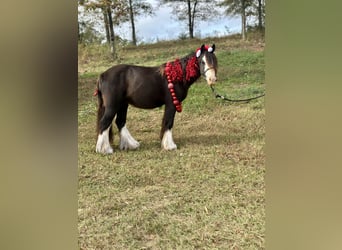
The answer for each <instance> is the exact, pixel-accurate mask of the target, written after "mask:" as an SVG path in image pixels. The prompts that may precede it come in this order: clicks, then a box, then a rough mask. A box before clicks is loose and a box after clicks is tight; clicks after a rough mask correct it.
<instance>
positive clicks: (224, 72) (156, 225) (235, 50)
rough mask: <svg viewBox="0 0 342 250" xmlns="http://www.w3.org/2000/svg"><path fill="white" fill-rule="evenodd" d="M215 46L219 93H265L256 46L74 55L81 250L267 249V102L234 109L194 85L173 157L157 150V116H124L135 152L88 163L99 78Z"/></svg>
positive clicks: (183, 44)
mask: <svg viewBox="0 0 342 250" xmlns="http://www.w3.org/2000/svg"><path fill="white" fill-rule="evenodd" d="M202 43H210V44H211V43H215V44H216V56H217V58H218V63H219V70H218V82H217V87H216V88H217V91H218V92H220V93H224V94H226V95H228V96H229V97H232V98H245V97H251V96H255V95H258V94H260V93H263V92H264V91H265V84H264V79H265V73H264V69H265V63H264V50H263V43H262V42H258V41H249V42H241V41H240V40H237V39H234V38H216V39H215V38H212V39H205V40H191V41H180V42H162V43H159V44H153V45H144V46H139V47H136V48H135V47H128V48H122V49H121V50H120V51H119V59H118V61H117V62H115V63H113V62H110V59H109V57H108V56H106V55H105V54H104V51H105V48H102V47H94V48H82V47H79V84H78V128H79V130H78V147H79V156H78V168H79V189H78V197H79V198H78V218H79V223H78V229H79V246H80V249H264V248H265V182H264V177H265V154H264V149H265V106H264V98H261V99H257V100H254V101H251V102H250V103H247V104H246V103H240V104H232V103H228V102H224V101H222V100H219V99H215V98H214V97H213V95H212V93H211V90H210V88H209V87H208V86H207V84H206V82H205V80H203V79H201V80H200V81H198V82H197V83H195V84H194V85H193V86H192V87H191V89H190V91H189V94H188V97H187V99H186V100H185V101H184V102H183V112H182V113H177V114H176V118H175V124H174V128H173V136H174V141H175V143H176V144H177V146H178V149H177V150H175V151H170V152H168V151H164V150H162V149H161V146H160V141H159V132H160V126H161V119H162V115H163V108H157V109H154V110H141V109H136V108H133V107H130V108H129V110H128V118H127V127H128V129H129V130H130V132H131V134H132V136H133V137H134V138H135V139H136V140H138V141H139V142H140V148H139V149H138V150H136V151H120V150H119V149H118V135H117V130H114V132H115V133H114V145H113V147H114V151H115V152H114V154H113V155H105V156H104V155H100V154H96V153H95V144H96V134H95V128H96V124H95V121H96V109H97V107H96V106H97V98H96V97H93V96H92V93H93V91H94V89H95V81H96V78H97V77H98V74H99V73H101V72H102V71H104V70H105V69H107V68H108V67H110V66H111V65H113V64H116V63H134V64H139V65H159V64H161V63H164V62H166V61H169V60H174V59H175V58H177V57H182V56H185V55H186V54H188V53H189V52H191V51H194V50H196V48H198V47H200V45H201V44H202Z"/></svg>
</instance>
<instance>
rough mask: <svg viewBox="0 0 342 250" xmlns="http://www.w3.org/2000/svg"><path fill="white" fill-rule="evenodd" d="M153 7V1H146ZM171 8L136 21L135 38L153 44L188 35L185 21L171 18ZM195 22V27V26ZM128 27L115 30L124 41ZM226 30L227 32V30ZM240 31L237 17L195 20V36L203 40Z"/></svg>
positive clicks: (129, 32) (160, 9)
mask: <svg viewBox="0 0 342 250" xmlns="http://www.w3.org/2000/svg"><path fill="white" fill-rule="evenodd" d="M147 2H151V4H152V5H155V4H156V3H155V1H154V0H147ZM171 12H172V8H171V7H168V6H166V5H164V6H161V7H159V8H158V9H157V11H156V13H155V15H154V16H149V17H139V18H138V19H137V20H136V32H137V38H138V40H140V41H144V42H155V41H156V40H158V39H159V40H171V39H177V38H178V37H179V35H180V34H182V33H185V34H188V27H187V21H182V22H180V21H178V20H176V19H175V17H172V13H171ZM196 21H197V25H196ZM129 27H130V26H129V25H128V24H126V25H125V26H124V27H121V28H120V29H117V31H118V32H119V33H122V35H121V36H123V37H124V38H126V39H131V31H130V28H129ZM227 28H228V30H227ZM240 31H241V21H240V18H239V17H227V16H225V15H220V16H219V17H218V18H217V19H216V20H213V21H205V22H203V21H200V20H195V31H194V34H195V36H196V35H197V36H198V35H199V34H200V36H201V37H202V38H204V37H208V36H224V35H227V34H228V33H239V32H240Z"/></svg>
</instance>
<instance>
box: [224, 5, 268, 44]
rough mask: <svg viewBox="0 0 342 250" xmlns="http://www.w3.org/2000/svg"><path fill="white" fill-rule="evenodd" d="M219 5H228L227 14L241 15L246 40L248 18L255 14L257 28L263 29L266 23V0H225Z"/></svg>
mask: <svg viewBox="0 0 342 250" xmlns="http://www.w3.org/2000/svg"><path fill="white" fill-rule="evenodd" d="M219 6H221V7H226V10H225V12H226V14H227V15H233V16H236V15H240V16H241V34H242V39H243V40H246V32H247V18H248V17H249V16H255V17H257V20H258V25H257V28H258V30H259V31H263V27H264V24H265V0H223V1H222V2H220V3H219Z"/></svg>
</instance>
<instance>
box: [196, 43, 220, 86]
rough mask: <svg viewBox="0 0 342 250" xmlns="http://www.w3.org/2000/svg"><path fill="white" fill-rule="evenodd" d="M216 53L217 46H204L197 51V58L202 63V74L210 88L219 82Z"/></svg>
mask: <svg viewBox="0 0 342 250" xmlns="http://www.w3.org/2000/svg"><path fill="white" fill-rule="evenodd" d="M214 51H215V44H213V45H212V46H208V45H204V44H203V45H202V46H201V48H199V49H197V51H196V57H197V58H198V60H199V63H200V70H201V74H202V75H203V76H204V77H205V79H206V80H207V83H208V85H209V86H210V85H214V84H215V82H216V80H217V78H216V73H217V58H216V56H215V54H214Z"/></svg>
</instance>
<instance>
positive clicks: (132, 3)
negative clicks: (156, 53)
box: [128, 0, 154, 45]
mask: <svg viewBox="0 0 342 250" xmlns="http://www.w3.org/2000/svg"><path fill="white" fill-rule="evenodd" d="M128 9H129V20H130V22H131V29H132V44H133V45H137V36H136V31H135V17H136V16H141V15H153V13H154V12H153V8H152V5H151V4H149V3H147V2H145V1H143V0H129V1H128Z"/></svg>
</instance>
